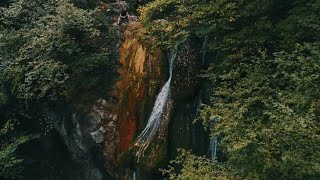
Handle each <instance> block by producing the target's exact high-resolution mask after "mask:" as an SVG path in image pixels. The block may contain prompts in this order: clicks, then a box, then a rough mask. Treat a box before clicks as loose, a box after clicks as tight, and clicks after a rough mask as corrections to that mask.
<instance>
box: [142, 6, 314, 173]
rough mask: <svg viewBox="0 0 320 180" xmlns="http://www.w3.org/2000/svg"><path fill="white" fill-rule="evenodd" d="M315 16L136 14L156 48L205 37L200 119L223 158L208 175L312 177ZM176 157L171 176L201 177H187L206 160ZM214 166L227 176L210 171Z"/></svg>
mask: <svg viewBox="0 0 320 180" xmlns="http://www.w3.org/2000/svg"><path fill="white" fill-rule="evenodd" d="M319 10H320V2H319V1H316V0H311V1H304V0H294V1H276V0H272V1H269V0H262V1H261V0H241V1H235V0H211V1H209V0H207V1H202V0H190V1H180V0H157V1H154V2H153V3H150V4H148V5H147V6H146V7H144V8H142V9H141V10H140V11H141V13H142V15H141V20H142V22H143V23H144V24H145V27H146V31H145V32H144V34H145V35H146V36H153V37H155V38H156V39H157V40H158V42H159V43H158V45H159V46H160V47H163V48H168V47H171V46H174V45H175V44H176V43H177V42H181V41H184V40H185V39H188V38H191V37H193V38H194V37H197V38H198V39H200V41H199V42H198V43H199V44H200V43H202V42H203V41H204V40H205V39H206V40H207V44H204V45H205V46H204V47H206V48H204V49H203V51H205V52H207V53H206V58H207V59H209V61H210V62H212V65H211V66H210V68H209V69H208V71H207V73H206V74H205V75H204V77H206V78H208V79H209V80H210V81H211V82H212V86H213V93H212V103H211V104H208V105H206V106H204V108H203V110H202V113H201V118H202V119H203V122H204V125H205V126H206V127H207V128H208V129H210V130H211V131H212V136H217V137H219V139H220V146H219V148H220V149H222V151H223V153H224V155H225V156H226V158H225V160H224V161H223V162H220V164H219V165H217V164H216V163H213V164H210V165H209V166H208V167H207V168H208V171H210V170H209V169H211V170H212V169H213V172H211V175H212V176H214V177H216V178H218V179H219V178H220V179H221V178H222V179H224V178H227V179H318V178H319V177H320V153H319V152H320V146H319V144H320V137H319V132H320V124H319V123H320V121H319V120H320V119H319V118H320V116H319V115H320V114H319V109H320V106H319V105H320V104H319V102H320V91H319V84H320V77H319V74H320V69H319V68H320V49H319V48H320V46H319V43H320V37H319V34H320V29H319V27H320V19H319V18H320V16H319V15H320V14H319V12H320V11H319ZM159 19H162V20H159ZM201 40H202V41H201ZM184 154H185V153H184ZM184 154H182V155H181V156H180V157H178V162H182V163H180V165H181V166H182V170H181V171H180V173H178V174H175V173H174V171H173V170H172V169H169V174H170V177H171V178H172V179H175V178H176V177H179V179H193V178H195V179H205V175H206V173H203V175H204V176H203V177H201V176H200V177H199V174H197V173H195V174H192V173H191V175H190V173H189V172H195V170H194V169H192V168H195V169H196V170H199V171H202V170H203V168H205V167H200V166H198V165H197V163H199V162H198V161H203V162H206V161H207V160H204V159H202V160H200V159H201V158H200V159H196V160H195V159H194V156H192V155H187V156H186V155H184ZM181 158H182V159H183V160H182V159H181ZM190 158H191V159H192V158H193V159H194V160H191V161H190ZM193 161H196V162H193ZM190 162H191V163H190ZM193 163H195V164H193ZM178 164H179V163H178ZM211 166H213V167H216V168H213V167H212V168H211ZM221 166H222V167H224V168H225V169H229V170H228V171H225V172H227V173H229V174H228V175H229V177H228V176H225V175H224V174H223V175H220V174H219V173H218V171H219V169H220V167H221ZM190 167H192V168H191V169H190ZM176 170H177V169H176ZM215 171H217V173H214V172H215ZM231 172H232V173H231ZM208 173H210V172H208ZM192 177H193V178H192Z"/></svg>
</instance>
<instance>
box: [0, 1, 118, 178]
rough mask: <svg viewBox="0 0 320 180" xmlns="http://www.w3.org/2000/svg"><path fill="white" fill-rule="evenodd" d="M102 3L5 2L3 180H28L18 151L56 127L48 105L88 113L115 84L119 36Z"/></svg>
mask: <svg viewBox="0 0 320 180" xmlns="http://www.w3.org/2000/svg"><path fill="white" fill-rule="evenodd" d="M96 4H97V3H96V1H82V0H80V1H79V0H75V1H74V2H72V1H68V0H37V1H34V0H12V1H1V3H0V131H1V133H0V139H1V141H0V179H3V178H9V179H11V178H13V179H15V178H21V177H22V176H23V174H22V172H23V171H22V168H23V164H24V163H23V159H22V158H23V157H22V156H21V154H20V155H19V147H20V146H21V145H23V144H26V143H27V142H28V141H29V140H31V139H33V137H34V136H33V135H32V134H41V136H42V135H45V134H47V133H48V132H49V131H50V129H51V128H52V124H51V123H52V122H50V121H49V120H48V118H47V117H46V114H45V112H43V111H42V109H41V107H42V105H43V104H47V106H49V107H54V106H55V105H57V104H72V105H74V106H77V107H78V108H85V107H84V106H85V105H86V104H90V103H92V102H93V101H94V100H96V98H97V97H98V96H101V94H102V93H105V91H106V88H107V85H108V83H109V84H110V82H109V81H110V77H109V78H106V77H105V76H106V73H108V72H109V73H110V72H111V73H113V72H114V71H115V65H116V59H117V53H116V51H117V50H116V48H117V47H116V43H117V35H116V31H115V30H114V28H113V27H112V26H110V24H111V23H113V19H112V16H108V15H106V14H105V13H103V12H101V11H100V10H99V8H98V7H96ZM88 94H90V96H88ZM80 105H81V107H80ZM28 134H29V135H28ZM29 159H30V158H29ZM44 161H45V159H44Z"/></svg>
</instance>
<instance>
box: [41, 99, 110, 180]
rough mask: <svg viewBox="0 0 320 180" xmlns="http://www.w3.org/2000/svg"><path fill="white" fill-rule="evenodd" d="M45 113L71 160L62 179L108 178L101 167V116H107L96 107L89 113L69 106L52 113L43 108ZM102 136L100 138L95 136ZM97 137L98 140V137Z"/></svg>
mask: <svg viewBox="0 0 320 180" xmlns="http://www.w3.org/2000/svg"><path fill="white" fill-rule="evenodd" d="M44 111H45V113H46V114H47V115H48V117H50V119H51V120H52V122H53V126H54V129H55V130H56V131H57V132H58V134H59V136H60V137H61V139H62V142H63V143H64V144H65V148H66V151H67V152H68V154H69V155H70V159H62V160H61V161H67V162H65V163H66V164H72V167H73V168H68V170H67V171H65V172H67V174H66V175H64V177H63V178H65V179H75V180H103V179H110V178H111V177H110V176H109V175H108V174H107V172H106V170H105V167H104V161H105V159H104V156H103V146H102V145H101V144H100V143H102V142H103V136H104V135H103V134H104V133H105V132H106V131H105V130H104V127H103V121H102V120H103V119H102V118H103V117H104V116H106V114H105V113H104V112H102V111H99V108H97V106H96V105H95V106H94V107H93V108H92V111H91V113H84V112H77V111H75V110H74V109H73V108H71V107H67V106H64V107H59V108H57V109H55V110H52V108H44ZM98 132H99V133H102V135H101V134H100V135H99V134H98ZM99 136H100V137H99Z"/></svg>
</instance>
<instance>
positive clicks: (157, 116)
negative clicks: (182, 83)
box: [135, 48, 177, 160]
mask: <svg viewBox="0 0 320 180" xmlns="http://www.w3.org/2000/svg"><path fill="white" fill-rule="evenodd" d="M176 56H177V48H175V49H174V50H173V51H172V52H171V53H170V54H169V58H168V59H169V79H168V80H167V82H166V83H165V84H164V86H163V87H162V89H161V91H160V93H159V95H158V97H157V99H156V102H155V104H154V107H153V109H152V112H151V115H150V117H149V120H148V123H147V125H146V127H145V129H144V130H143V131H142V133H141V134H140V135H139V136H138V138H137V141H136V143H135V145H136V146H138V147H139V149H138V151H137V154H136V156H137V157H138V160H139V158H140V156H141V155H143V153H144V151H145V150H146V149H147V147H148V146H149V145H150V143H151V141H152V140H153V138H154V136H155V134H156V133H157V132H158V129H159V127H160V125H161V120H162V119H163V115H164V112H165V110H166V106H167V104H168V102H169V99H170V83H171V78H172V70H173V62H174V60H175V59H176Z"/></svg>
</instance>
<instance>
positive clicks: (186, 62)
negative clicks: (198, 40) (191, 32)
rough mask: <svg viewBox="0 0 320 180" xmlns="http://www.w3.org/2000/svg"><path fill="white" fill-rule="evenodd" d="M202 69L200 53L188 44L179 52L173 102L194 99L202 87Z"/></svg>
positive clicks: (173, 84) (174, 75)
mask: <svg viewBox="0 0 320 180" xmlns="http://www.w3.org/2000/svg"><path fill="white" fill-rule="evenodd" d="M201 69H202V63H201V58H200V55H199V52H197V50H196V49H195V48H194V47H192V45H191V44H186V45H185V46H184V47H182V49H181V50H180V51H179V54H178V57H177V59H176V62H175V65H174V71H173V82H172V98H173V100H188V99H190V98H194V97H195V95H196V94H197V91H198V89H199V86H200V83H201V82H200V81H201V79H200V77H199V76H200V73H201Z"/></svg>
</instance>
